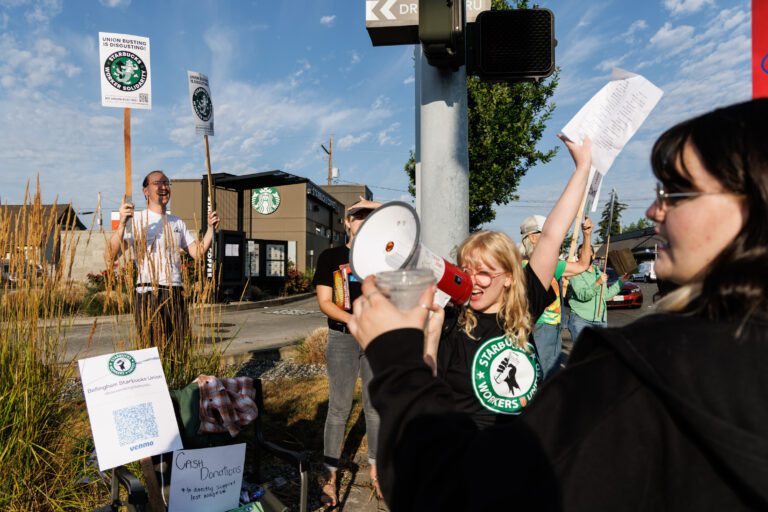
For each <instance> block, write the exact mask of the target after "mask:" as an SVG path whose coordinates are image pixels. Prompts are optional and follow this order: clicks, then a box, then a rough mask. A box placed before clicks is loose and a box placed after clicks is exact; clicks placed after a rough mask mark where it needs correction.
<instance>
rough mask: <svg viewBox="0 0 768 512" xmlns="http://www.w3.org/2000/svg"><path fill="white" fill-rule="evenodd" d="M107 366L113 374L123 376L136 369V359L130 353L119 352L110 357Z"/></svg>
mask: <svg viewBox="0 0 768 512" xmlns="http://www.w3.org/2000/svg"><path fill="white" fill-rule="evenodd" d="M107 366H108V367H109V371H110V372H111V373H112V374H113V375H117V376H119V377H123V376H125V375H130V374H132V373H133V370H135V369H136V360H135V359H134V358H133V357H132V356H131V355H130V354H126V353H124V352H121V353H119V354H115V355H113V356H112V357H110V358H109V364H108V365H107Z"/></svg>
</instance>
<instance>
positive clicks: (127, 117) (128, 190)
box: [123, 107, 133, 233]
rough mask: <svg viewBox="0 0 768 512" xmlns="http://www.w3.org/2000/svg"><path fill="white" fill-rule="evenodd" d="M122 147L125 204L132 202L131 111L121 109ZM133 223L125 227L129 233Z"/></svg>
mask: <svg viewBox="0 0 768 512" xmlns="http://www.w3.org/2000/svg"><path fill="white" fill-rule="evenodd" d="M123 145H124V146H125V199H124V201H125V202H126V203H132V202H133V197H132V195H133V192H132V186H131V179H132V178H131V109H130V108H127V107H126V108H124V109H123ZM132 224H133V222H128V223H127V224H126V225H125V230H126V231H127V232H128V233H130V232H131V226H132Z"/></svg>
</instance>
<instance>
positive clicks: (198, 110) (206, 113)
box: [192, 87, 213, 122]
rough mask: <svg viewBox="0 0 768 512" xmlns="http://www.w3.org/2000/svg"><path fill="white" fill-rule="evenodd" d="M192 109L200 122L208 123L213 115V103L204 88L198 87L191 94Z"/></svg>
mask: <svg viewBox="0 0 768 512" xmlns="http://www.w3.org/2000/svg"><path fill="white" fill-rule="evenodd" d="M192 107H193V108H194V109H195V114H197V117H199V118H200V120H201V121H205V122H208V121H209V120H210V119H211V116H212V115H213V102H212V101H211V97H210V96H209V95H208V91H206V90H205V87H198V88H197V89H195V92H193V93H192Z"/></svg>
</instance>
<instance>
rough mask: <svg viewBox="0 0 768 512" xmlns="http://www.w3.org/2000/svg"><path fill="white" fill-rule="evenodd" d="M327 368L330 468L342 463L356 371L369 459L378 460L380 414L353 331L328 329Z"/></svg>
mask: <svg viewBox="0 0 768 512" xmlns="http://www.w3.org/2000/svg"><path fill="white" fill-rule="evenodd" d="M325 359H326V369H327V371H328V387H329V391H328V415H327V416H326V417H325V431H324V433H323V459H324V461H325V465H326V467H327V468H328V469H329V470H332V471H335V470H336V468H337V467H338V465H339V457H340V456H341V449H342V443H343V442H344V431H345V430H346V427H347V420H348V419H349V412H350V411H351V410H352V399H353V398H354V394H355V384H356V383H357V374H358V373H359V374H360V377H361V378H362V380H363V411H364V413H365V430H366V434H368V462H369V463H370V464H376V447H377V443H378V437H379V414H378V413H377V412H376V409H374V408H373V405H372V404H371V398H370V396H369V395H368V385H369V383H370V382H371V379H372V378H373V372H372V371H371V366H370V365H369V364H368V359H366V357H365V352H363V350H362V349H361V348H360V345H358V344H357V342H356V341H355V338H353V337H352V335H351V334H346V333H342V332H339V331H334V330H333V329H329V330H328V346H327V347H326V350H325Z"/></svg>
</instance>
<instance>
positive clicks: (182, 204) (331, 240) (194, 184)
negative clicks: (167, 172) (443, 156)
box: [171, 171, 373, 297]
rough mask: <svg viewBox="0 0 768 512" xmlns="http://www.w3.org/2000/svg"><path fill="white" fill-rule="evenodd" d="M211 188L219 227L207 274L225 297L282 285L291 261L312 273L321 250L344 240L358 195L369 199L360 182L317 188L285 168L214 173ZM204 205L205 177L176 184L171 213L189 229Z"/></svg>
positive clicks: (200, 226)
mask: <svg viewBox="0 0 768 512" xmlns="http://www.w3.org/2000/svg"><path fill="white" fill-rule="evenodd" d="M212 183H213V190H214V201H215V203H216V210H217V212H218V213H219V217H220V219H221V223H220V226H219V228H220V229H219V233H218V236H217V238H216V248H215V251H214V252H215V254H214V255H213V258H212V260H211V259H209V262H208V270H209V273H210V274H211V275H212V273H213V272H214V270H213V269H216V270H215V272H217V273H218V274H219V275H220V276H221V279H220V290H219V291H220V294H221V295H222V296H230V297H239V296H240V294H241V293H242V291H243V289H244V287H245V286H246V285H247V284H249V283H250V284H253V285H256V286H258V287H260V288H262V289H279V288H281V287H282V284H283V283H284V281H285V278H286V275H287V272H288V268H289V264H290V265H292V266H293V267H294V268H296V269H297V270H299V271H300V272H304V271H305V270H307V269H312V270H314V267H315V263H316V262H317V257H318V256H319V255H320V253H321V252H322V251H323V250H325V249H327V248H329V247H337V246H339V245H342V244H344V243H345V230H344V209H345V207H346V206H349V205H350V204H353V203H355V202H356V201H357V200H358V197H359V196H363V197H365V198H367V199H373V195H372V193H371V191H370V190H369V189H368V187H366V186H365V185H357V184H355V185H327V186H318V185H315V184H314V183H313V182H312V181H310V180H309V179H308V178H304V177H301V176H296V175H293V174H288V173H285V172H282V171H269V172H262V173H256V174H248V175H244V176H236V175H233V174H229V173H216V174H213V175H212ZM207 203H208V179H207V175H204V176H202V178H201V179H175V180H173V195H172V200H171V211H172V213H173V214H174V215H177V216H179V217H181V218H182V219H183V220H184V222H186V223H187V226H188V227H189V228H190V229H191V230H195V229H197V230H199V231H201V232H202V231H203V230H204V229H205V225H206V222H207V221H206V218H207V217H206V216H207V213H206V212H207Z"/></svg>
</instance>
